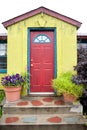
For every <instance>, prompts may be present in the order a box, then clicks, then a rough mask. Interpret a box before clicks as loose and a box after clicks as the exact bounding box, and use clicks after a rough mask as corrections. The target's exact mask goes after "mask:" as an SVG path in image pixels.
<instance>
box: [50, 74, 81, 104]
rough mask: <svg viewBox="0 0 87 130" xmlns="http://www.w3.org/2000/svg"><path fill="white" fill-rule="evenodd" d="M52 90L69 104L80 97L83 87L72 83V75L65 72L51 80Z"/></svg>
mask: <svg viewBox="0 0 87 130" xmlns="http://www.w3.org/2000/svg"><path fill="white" fill-rule="evenodd" d="M52 84H53V88H54V89H55V90H56V92H57V94H58V95H61V94H62V95H63V97H64V99H65V100H66V101H69V102H74V101H75V100H76V99H78V98H79V97H80V96H81V95H82V91H83V87H82V86H81V85H79V86H78V85H76V84H75V83H73V82H72V73H71V72H66V73H62V74H60V75H59V76H58V78H57V79H54V80H53V83H52Z"/></svg>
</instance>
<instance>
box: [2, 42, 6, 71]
mask: <svg viewBox="0 0 87 130" xmlns="http://www.w3.org/2000/svg"><path fill="white" fill-rule="evenodd" d="M0 44H7V42H2V41H0ZM6 51H7V50H6ZM1 57H3V58H4V57H6V58H7V53H6V55H2V56H0V58H1ZM6 72H7V68H6V69H0V73H6Z"/></svg>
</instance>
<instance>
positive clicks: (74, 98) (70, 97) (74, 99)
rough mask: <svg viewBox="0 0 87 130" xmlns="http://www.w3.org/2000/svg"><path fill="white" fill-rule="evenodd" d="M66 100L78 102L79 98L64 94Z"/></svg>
mask: <svg viewBox="0 0 87 130" xmlns="http://www.w3.org/2000/svg"><path fill="white" fill-rule="evenodd" d="M63 97H64V100H65V101H67V102H75V101H76V100H77V97H75V96H74V95H71V94H67V93H63Z"/></svg>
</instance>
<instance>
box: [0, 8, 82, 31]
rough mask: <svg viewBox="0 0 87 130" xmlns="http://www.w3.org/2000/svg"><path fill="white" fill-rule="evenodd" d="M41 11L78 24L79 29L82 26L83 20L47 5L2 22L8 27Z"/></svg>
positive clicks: (75, 24)
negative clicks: (63, 13) (56, 10)
mask: <svg viewBox="0 0 87 130" xmlns="http://www.w3.org/2000/svg"><path fill="white" fill-rule="evenodd" d="M41 12H43V13H45V14H47V15H51V16H53V17H55V18H57V19H60V20H62V21H65V22H67V23H70V24H72V25H74V26H76V27H77V29H78V28H80V26H81V24H82V23H81V22H79V21H77V20H75V19H72V18H70V17H67V16H65V15H62V14H60V13H57V12H55V11H53V10H50V9H48V8H45V7H43V6H41V7H39V8H37V9H34V10H31V11H29V12H27V13H24V14H22V15H19V16H17V17H14V18H12V19H9V20H7V21H5V22H3V23H2V24H3V25H4V27H5V28H7V27H8V26H10V25H13V24H15V23H17V22H19V21H22V20H24V19H27V18H29V17H31V16H34V15H36V14H39V13H41Z"/></svg>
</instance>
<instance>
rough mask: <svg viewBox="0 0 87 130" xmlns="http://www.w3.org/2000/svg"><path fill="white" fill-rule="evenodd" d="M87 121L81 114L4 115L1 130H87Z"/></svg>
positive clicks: (1, 120)
mask: <svg viewBox="0 0 87 130" xmlns="http://www.w3.org/2000/svg"><path fill="white" fill-rule="evenodd" d="M85 124H87V119H84V118H83V116H81V115H79V114H75V115H73V114H39V115H34V114H33V115H32V114H31V115H30V114H29V115H28V114H25V115H24V114H21V115H20V114H15V115H13V114H4V115H3V116H2V118H1V119H0V130H19V129H20V130H27V129H28V130H69V129H70V130H77V129H79V130H87V126H85Z"/></svg>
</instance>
